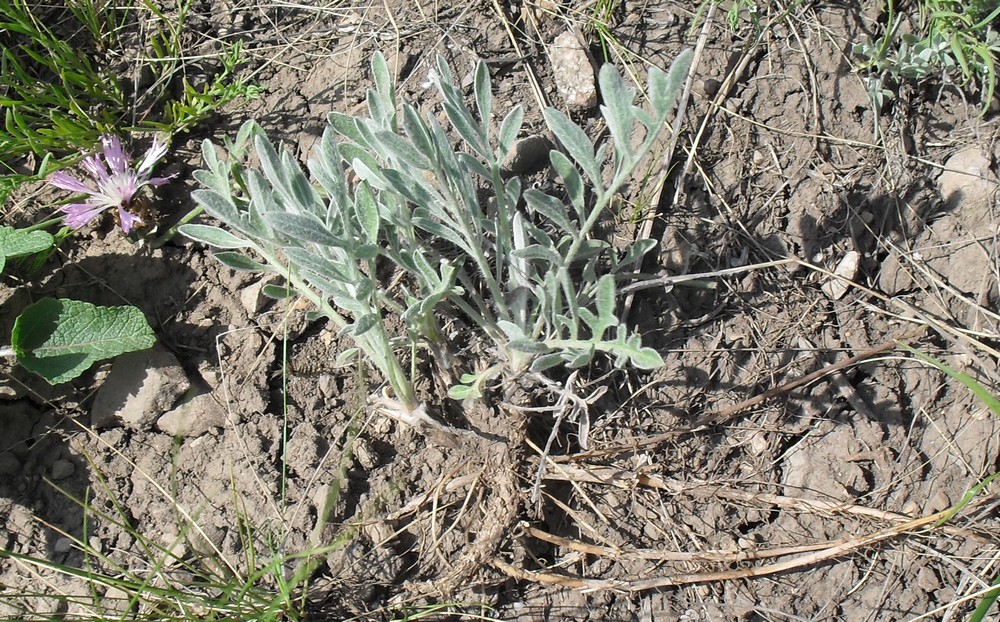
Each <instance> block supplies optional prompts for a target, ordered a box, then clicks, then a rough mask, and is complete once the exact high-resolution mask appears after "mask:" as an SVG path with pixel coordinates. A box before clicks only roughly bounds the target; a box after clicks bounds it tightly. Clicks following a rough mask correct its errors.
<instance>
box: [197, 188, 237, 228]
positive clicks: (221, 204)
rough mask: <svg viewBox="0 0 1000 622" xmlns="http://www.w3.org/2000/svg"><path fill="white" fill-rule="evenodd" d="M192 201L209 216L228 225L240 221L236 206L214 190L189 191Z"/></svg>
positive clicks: (233, 224)
mask: <svg viewBox="0 0 1000 622" xmlns="http://www.w3.org/2000/svg"><path fill="white" fill-rule="evenodd" d="M191 198H192V199H194V202H195V203H197V204H198V205H200V206H201V207H202V208H203V209H204V210H205V211H206V212H207V213H208V215H209V216H212V217H214V218H216V219H218V220H221V221H222V222H224V223H226V224H227V225H230V226H235V224H236V223H239V222H240V214H239V211H238V210H237V209H236V206H235V205H234V204H233V203H232V202H231V201H229V200H227V199H226V198H225V197H223V196H222V195H221V194H219V193H218V192H216V191H214V190H204V189H200V190H195V191H194V192H192V193H191Z"/></svg>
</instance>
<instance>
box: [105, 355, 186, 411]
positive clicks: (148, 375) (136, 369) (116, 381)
mask: <svg viewBox="0 0 1000 622" xmlns="http://www.w3.org/2000/svg"><path fill="white" fill-rule="evenodd" d="M190 387H191V384H190V382H189V381H188V379H187V376H186V375H185V374H184V369H183V368H182V367H181V365H180V362H178V360H177V358H176V357H174V355H173V354H170V353H169V352H165V351H162V350H145V351H143V352H130V353H128V354H123V355H121V356H119V357H118V358H117V359H115V362H114V365H112V367H111V373H109V374H108V378H107V380H105V381H104V384H103V385H101V388H100V389H99V390H98V391H97V397H96V398H95V399H94V406H93V407H92V408H91V410H90V422H91V425H93V426H94V427H95V428H102V427H108V426H112V425H115V424H117V423H121V424H123V425H125V426H126V427H130V428H133V429H137V430H146V429H149V427H150V426H151V425H153V423H154V422H155V421H156V420H157V419H158V418H159V417H160V416H161V415H163V413H165V412H167V411H168V410H170V409H171V408H172V407H173V405H174V403H176V402H177V400H178V398H180V397H181V396H182V395H184V394H185V393H187V391H188V389H190Z"/></svg>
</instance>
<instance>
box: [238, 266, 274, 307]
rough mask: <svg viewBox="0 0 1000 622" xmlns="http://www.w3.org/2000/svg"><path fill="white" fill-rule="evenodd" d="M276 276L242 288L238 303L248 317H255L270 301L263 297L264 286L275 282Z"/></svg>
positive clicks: (270, 276)
mask: <svg viewBox="0 0 1000 622" xmlns="http://www.w3.org/2000/svg"><path fill="white" fill-rule="evenodd" d="M277 278H278V277H277V276H276V275H273V274H272V275H268V276H266V277H264V278H262V279H260V280H259V281H257V282H256V283H254V284H252V285H250V286H248V287H244V288H243V291H242V292H240V302H241V303H242V304H243V308H244V309H246V312H247V313H248V314H249V315H250V317H251V318H252V317H255V316H257V315H258V314H259V313H260V312H261V311H263V310H264V308H265V307H266V306H267V305H268V304H269V303H270V302H271V301H272V298H270V297H268V296H265V295H264V286H265V285H269V284H271V283H273V282H274V281H276V280H277Z"/></svg>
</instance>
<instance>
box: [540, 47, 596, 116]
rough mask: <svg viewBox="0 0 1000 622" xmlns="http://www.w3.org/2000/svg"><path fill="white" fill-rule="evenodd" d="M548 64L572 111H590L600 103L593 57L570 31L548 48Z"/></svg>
mask: <svg viewBox="0 0 1000 622" xmlns="http://www.w3.org/2000/svg"><path fill="white" fill-rule="evenodd" d="M549 61H550V63H551V64H552V74H553V77H555V80H556V88H557V89H558V90H559V95H560V96H561V97H562V99H563V103H565V104H566V107H567V108H569V109H570V110H589V109H591V108H593V107H594V106H595V105H596V104H597V85H596V84H595V82H594V66H593V64H591V62H590V55H589V54H588V53H587V50H586V49H584V47H583V46H582V45H581V44H580V40H579V39H577V37H576V35H575V34H574V33H573V31H571V30H567V31H566V32H564V33H562V34H561V35H559V36H558V37H556V39H555V41H553V42H552V45H550V46H549Z"/></svg>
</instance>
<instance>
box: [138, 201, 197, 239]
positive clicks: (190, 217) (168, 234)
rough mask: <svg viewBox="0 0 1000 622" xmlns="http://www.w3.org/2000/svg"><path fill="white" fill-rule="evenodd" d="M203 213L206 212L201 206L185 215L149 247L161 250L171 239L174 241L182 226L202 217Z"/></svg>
mask: <svg viewBox="0 0 1000 622" xmlns="http://www.w3.org/2000/svg"><path fill="white" fill-rule="evenodd" d="M203 211H205V210H204V208H202V207H201V206H200V205H199V206H198V207H196V208H194V209H193V210H191V211H190V212H188V213H187V214H184V216H183V217H182V218H181V219H180V220H178V221H177V224H175V225H174V226H173V227H170V228H169V229H167V231H166V232H165V233H164V234H163V235H161V236H160V237H158V238H156V239H155V240H153V241H152V242H150V243H149V247H150V248H160V247H161V246H163V245H164V244H166V243H167V242H169V241H170V240H171V239H173V237H174V236H175V235H177V231H178V230H179V229H180V227H181V225H186V224H187V223H189V222H191V221H192V220H194V219H195V218H197V217H198V216H200V215H201V213H202V212H203Z"/></svg>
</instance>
